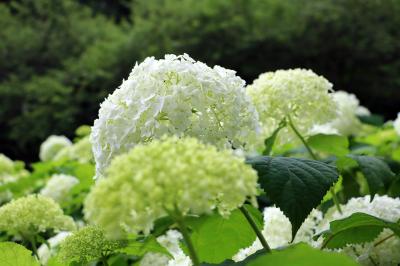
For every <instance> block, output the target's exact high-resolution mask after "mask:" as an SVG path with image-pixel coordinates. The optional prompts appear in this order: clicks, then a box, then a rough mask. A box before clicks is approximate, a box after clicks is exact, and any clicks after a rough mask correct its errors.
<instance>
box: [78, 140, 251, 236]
mask: <svg viewBox="0 0 400 266" xmlns="http://www.w3.org/2000/svg"><path fill="white" fill-rule="evenodd" d="M106 173H107V175H106V178H104V179H101V180H100V181H99V182H98V183H97V184H96V186H95V187H93V189H92V191H91V192H90V193H89V195H88V197H87V198H86V201H85V208H84V212H85V217H86V219H87V220H88V221H90V222H92V223H94V224H97V225H99V226H101V227H102V228H104V229H105V231H106V233H107V234H108V235H110V236H114V237H122V236H123V235H124V233H125V231H128V232H133V233H136V232H144V233H145V234H147V233H149V231H150V230H151V229H152V227H153V223H154V221H155V220H156V219H158V218H160V217H163V216H166V215H168V214H169V213H170V212H174V211H179V212H180V213H181V214H183V215H186V214H194V215H201V214H206V213H210V212H212V211H213V210H214V209H217V210H218V212H219V213H220V214H222V215H228V214H229V213H230V212H231V211H232V210H234V209H236V208H237V207H239V206H241V205H242V204H243V203H244V201H245V200H246V199H250V200H253V202H255V196H256V195H257V174H256V172H255V171H254V170H253V169H252V168H251V167H250V166H248V165H246V164H245V163H244V161H243V159H242V158H239V157H235V156H234V155H232V152H231V151H220V152H219V151H217V149H216V148H215V147H214V146H211V145H205V144H202V143H201V142H199V141H198V140H197V139H194V138H183V139H178V138H176V137H170V138H163V139H162V140H154V141H153V142H151V143H149V144H147V145H145V144H140V145H138V146H136V147H135V148H133V149H132V150H131V151H130V152H128V153H126V154H123V155H120V156H117V157H116V158H115V159H114V160H113V161H112V163H111V165H110V167H109V168H108V169H107V172H106Z"/></svg>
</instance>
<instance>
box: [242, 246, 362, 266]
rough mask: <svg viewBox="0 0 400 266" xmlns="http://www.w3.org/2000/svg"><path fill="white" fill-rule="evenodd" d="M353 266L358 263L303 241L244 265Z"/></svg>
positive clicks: (258, 257)
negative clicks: (315, 247)
mask: <svg viewBox="0 0 400 266" xmlns="http://www.w3.org/2000/svg"><path fill="white" fill-rule="evenodd" d="M265 265H279V266H286V265H287V266H293V265H296V266H321V265H324V266H337V265H340V266H355V265H358V264H357V263H356V262H355V261H353V260H352V259H351V258H350V257H348V256H346V255H344V254H340V253H335V252H326V251H322V250H318V249H314V248H312V247H310V246H308V245H307V244H305V243H300V244H297V245H294V246H290V247H288V248H286V249H283V250H274V251H272V253H270V254H263V255H261V256H257V257H256V258H255V259H254V260H251V261H250V262H249V263H247V264H246V266H265Z"/></svg>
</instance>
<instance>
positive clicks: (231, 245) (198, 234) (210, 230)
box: [187, 206, 263, 263]
mask: <svg viewBox="0 0 400 266" xmlns="http://www.w3.org/2000/svg"><path fill="white" fill-rule="evenodd" d="M250 209H251V208H250V207H249V206H247V210H250ZM256 211H257V210H256V209H255V208H252V210H251V211H249V213H250V215H252V216H253V218H254V220H256V223H257V225H258V226H259V228H260V230H261V229H262V226H263V225H262V223H261V224H260V222H259V219H258V218H256V217H255V213H256ZM258 215H261V214H256V216H258ZM257 221H258V222H257ZM187 224H188V225H189V227H190V228H191V229H192V234H191V239H192V242H193V245H194V248H195V250H196V251H197V253H198V255H199V258H200V261H201V262H207V263H221V262H223V261H224V260H226V259H229V258H232V257H233V255H235V254H236V253H237V252H238V251H239V249H241V248H245V247H248V246H250V245H251V244H252V243H253V242H254V241H255V239H256V234H255V233H254V231H253V229H252V228H251V227H250V225H249V223H248V222H247V220H246V218H245V217H244V216H243V214H242V213H241V212H240V210H235V211H233V212H232V213H231V215H230V216H229V217H227V218H224V217H222V216H220V215H219V214H212V215H205V216H201V217H199V218H193V219H189V220H188V221H187Z"/></svg>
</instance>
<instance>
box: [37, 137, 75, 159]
mask: <svg viewBox="0 0 400 266" xmlns="http://www.w3.org/2000/svg"><path fill="white" fill-rule="evenodd" d="M70 145H72V142H71V141H70V140H69V139H68V138H66V137H64V136H54V135H53V136H50V137H48V138H47V139H46V140H45V141H44V142H43V143H42V144H41V145H40V152H39V158H40V160H42V161H52V160H53V159H54V157H55V156H56V155H57V153H58V152H59V151H60V150H62V149H63V148H65V147H67V146H70Z"/></svg>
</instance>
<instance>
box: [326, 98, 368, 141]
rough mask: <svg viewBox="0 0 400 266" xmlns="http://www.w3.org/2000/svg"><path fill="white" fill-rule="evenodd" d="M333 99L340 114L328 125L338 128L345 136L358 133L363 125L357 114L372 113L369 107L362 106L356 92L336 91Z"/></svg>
mask: <svg viewBox="0 0 400 266" xmlns="http://www.w3.org/2000/svg"><path fill="white" fill-rule="evenodd" d="M333 99H334V100H335V102H336V103H337V106H338V115H337V117H336V119H335V120H333V121H332V122H330V123H328V125H327V126H330V127H332V128H334V129H336V130H337V131H338V133H339V134H341V135H344V136H349V135H355V134H357V133H358V132H359V131H360V129H361V125H362V124H361V121H360V119H358V117H357V115H368V114H370V113H369V111H368V109H367V108H365V107H363V106H360V102H359V100H358V99H357V97H356V96H355V95H354V94H351V93H347V92H345V91H336V92H334V93H333Z"/></svg>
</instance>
